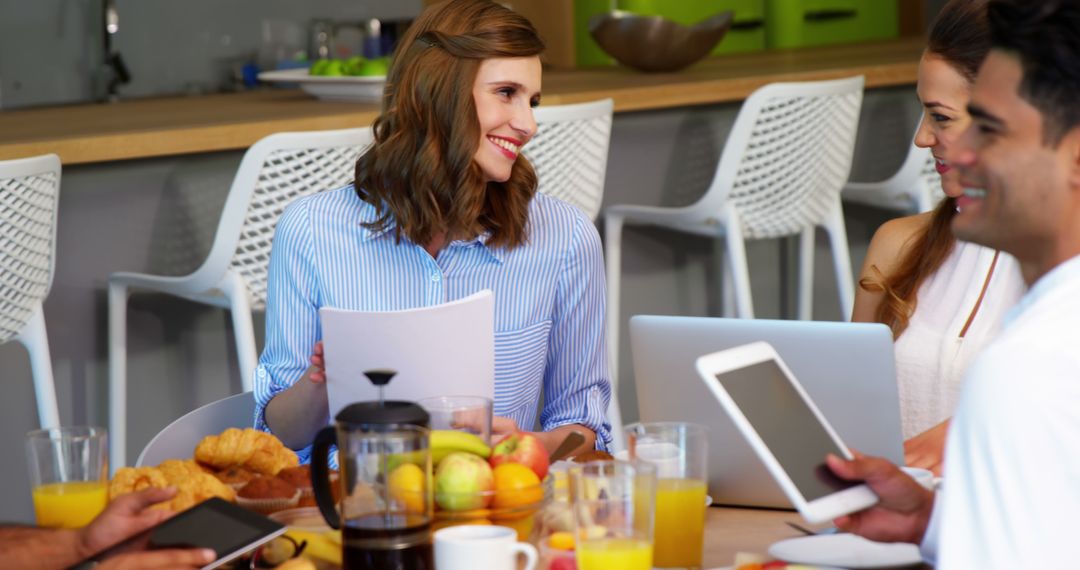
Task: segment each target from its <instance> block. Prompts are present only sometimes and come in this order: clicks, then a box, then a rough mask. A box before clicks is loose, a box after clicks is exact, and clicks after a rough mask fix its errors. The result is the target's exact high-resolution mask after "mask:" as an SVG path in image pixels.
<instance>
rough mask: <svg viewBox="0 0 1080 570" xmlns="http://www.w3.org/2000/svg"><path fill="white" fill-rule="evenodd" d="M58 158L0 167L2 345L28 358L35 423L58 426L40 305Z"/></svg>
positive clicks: (52, 236)
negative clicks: (19, 348) (15, 346)
mask: <svg viewBox="0 0 1080 570" xmlns="http://www.w3.org/2000/svg"><path fill="white" fill-rule="evenodd" d="M59 198H60V157H59V156H56V155H55V154H46V155H42V156H35V157H31V158H22V159H16V160H6V161H0V344H4V343H6V342H8V341H10V340H17V341H19V342H20V343H22V345H23V346H25V347H26V351H27V352H29V353H30V369H31V372H32V374H33V376H34V392H35V394H36V397H37V409H38V420H39V421H40V422H41V427H42V428H50V427H57V426H59V425H60V411H59V408H58V407H57V404H56V387H55V384H54V383H53V371H52V359H51V357H50V356H49V338H48V335H47V334H46V333H45V314H44V311H43V309H42V303H43V302H44V301H45V297H47V296H48V295H49V289H50V288H51V287H52V280H53V271H54V269H55V267H56V211H57V203H58V201H59Z"/></svg>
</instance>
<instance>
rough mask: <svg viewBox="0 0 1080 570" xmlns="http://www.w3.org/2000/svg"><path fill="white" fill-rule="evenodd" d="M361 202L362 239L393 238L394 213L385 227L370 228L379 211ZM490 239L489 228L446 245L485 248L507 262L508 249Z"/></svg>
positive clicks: (501, 260) (358, 223)
mask: <svg viewBox="0 0 1080 570" xmlns="http://www.w3.org/2000/svg"><path fill="white" fill-rule="evenodd" d="M357 200H360V198H359V196H358V197H357ZM360 203H361V206H360V221H359V222H357V225H359V226H360V236H361V238H360V239H362V240H363V241H365V242H368V241H372V240H376V239H380V238H383V237H388V238H389V239H393V230H394V227H395V224H396V222H395V221H394V215H393V214H390V223H388V224H386V226H385V227H384V228H382V229H380V230H372V229H369V228H368V227H367V226H365V225H364V224H370V223H372V222H374V221H375V220H377V219H378V213H377V212H376V211H375V206H373V205H372V204H370V203H368V202H366V201H364V200H360ZM402 239H404V240H405V241H410V240H409V238H407V237H404V238H402ZM490 239H491V232H490V231H489V230H484V231H483V232H482V233H481V234H480V235H478V236H476V237H474V238H472V239H467V240H454V241H452V242H450V243H448V244H447V245H446V247H480V248H483V249H484V251H486V252H488V254H489V255H490V256H491V258H492V259H493V260H495V261H496V262H498V263H500V264H501V263H503V262H505V261H506V251H505V250H504V248H495V247H489V246H488V244H487V242H488V240H490ZM410 243H411V241H410Z"/></svg>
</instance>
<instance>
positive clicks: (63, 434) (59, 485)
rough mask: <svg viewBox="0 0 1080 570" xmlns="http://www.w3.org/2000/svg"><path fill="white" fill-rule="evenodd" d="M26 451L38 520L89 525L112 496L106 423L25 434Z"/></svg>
mask: <svg viewBox="0 0 1080 570" xmlns="http://www.w3.org/2000/svg"><path fill="white" fill-rule="evenodd" d="M26 456H27V460H28V463H29V467H30V485H31V492H32V494H33V499H34V514H35V515H36V516H37V524H38V526H43V527H50V528H80V527H83V526H86V525H87V524H88V523H89V522H90V521H92V520H93V519H94V517H96V516H98V514H100V513H101V511H103V510H105V504H106V503H107V502H108V481H109V462H108V459H107V457H108V437H107V436H106V432H105V428H100V427H89V426H69V427H58V428H50V429H43V430H36V431H32V432H30V433H28V434H27V435H26Z"/></svg>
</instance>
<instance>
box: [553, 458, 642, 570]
mask: <svg viewBox="0 0 1080 570" xmlns="http://www.w3.org/2000/svg"><path fill="white" fill-rule="evenodd" d="M570 497H571V504H572V509H573V513H574V532H575V538H576V541H575V542H576V548H577V567H578V570H651V569H652V567H653V514H654V505H655V497H656V468H655V467H653V466H652V465H651V464H649V463H645V462H628V461H590V462H588V463H585V464H583V465H581V466H576V467H573V468H571V470H570Z"/></svg>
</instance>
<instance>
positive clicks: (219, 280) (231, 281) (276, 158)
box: [109, 128, 372, 469]
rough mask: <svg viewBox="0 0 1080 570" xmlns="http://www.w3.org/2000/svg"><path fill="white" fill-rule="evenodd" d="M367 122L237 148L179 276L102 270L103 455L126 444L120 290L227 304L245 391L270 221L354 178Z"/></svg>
mask: <svg viewBox="0 0 1080 570" xmlns="http://www.w3.org/2000/svg"><path fill="white" fill-rule="evenodd" d="M371 141H372V133H371V129H370V128H361V129H342V130H333V131H311V132H302V133H278V134H273V135H270V136H268V137H266V138H263V139H262V140H260V141H258V142H256V143H255V144H254V145H252V146H251V148H250V149H248V151H247V152H246V153H245V154H244V158H243V159H242V160H241V162H240V168H239V169H238V171H237V173H236V177H235V178H234V179H233V183H232V186H231V188H230V189H229V196H228V198H226V200H225V207H224V209H223V211H222V214H221V220H220V221H219V223H218V227H217V233H216V234H215V236H214V243H213V244H212V245H211V247H210V254H209V255H208V256H207V258H206V260H205V261H204V262H203V263H202V265H200V266H199V268H198V269H196V270H195V271H194V272H192V273H191V274H190V275H185V276H182V277H172V276H158V275H146V274H141V273H128V272H118V273H113V274H112V275H110V276H109V410H110V411H109V417H110V419H109V438H110V445H109V453H110V458H109V462H110V464H111V465H112V466H113V468H114V469H115V468H118V467H122V466H123V465H125V460H126V445H127V440H126V437H127V297H128V290H129V289H130V288H139V289H149V290H155V291H160V292H164V293H169V294H172V295H177V296H180V297H184V298H186V299H191V300H193V301H196V302H200V303H205V304H209V305H212V306H218V307H224V308H228V309H229V311H230V314H231V317H232V325H233V337H234V339H235V341H236V354H237V360H238V361H239V365H240V366H239V368H240V381H241V385H242V387H243V389H244V391H249V390H251V386H252V379H253V377H254V375H255V367H256V364H257V361H258V355H257V353H256V347H255V331H254V325H253V322H252V318H251V313H252V311H253V310H262V309H264V308H265V306H266V274H267V269H268V266H269V264H270V249H271V240H272V239H273V236H274V228H275V226H276V225H277V221H278V219H279V218H280V217H281V213H282V212H283V211H284V209H285V207H286V206H287V205H288V204H289V203H290V202H292V201H293V200H295V199H297V198H299V197H301V196H307V195H309V194H313V193H315V192H320V191H323V190H329V189H332V188H337V187H340V186H343V185H345V184H347V183H349V182H350V181H351V180H352V179H353V171H354V166H355V162H356V159H357V157H359V156H360V154H361V153H362V152H363V150H364V148H365V147H367V146H368V145H369V144H370V143H371Z"/></svg>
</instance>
